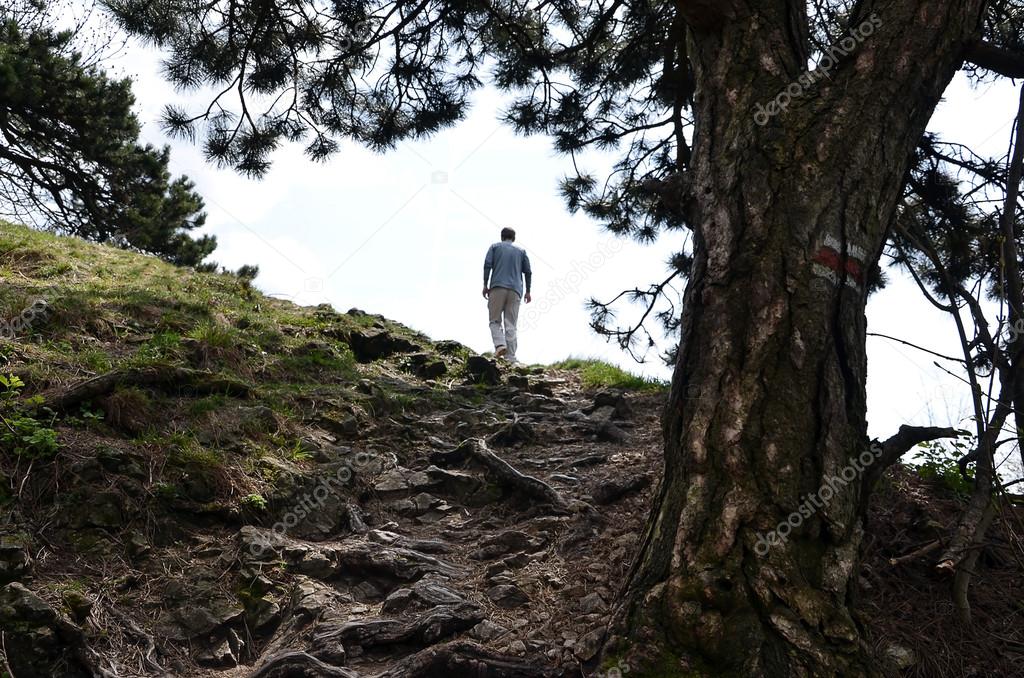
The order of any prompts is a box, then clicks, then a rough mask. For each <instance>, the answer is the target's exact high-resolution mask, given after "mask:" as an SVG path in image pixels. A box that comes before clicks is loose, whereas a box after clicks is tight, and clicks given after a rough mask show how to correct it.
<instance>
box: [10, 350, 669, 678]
mask: <svg viewBox="0 0 1024 678" xmlns="http://www.w3.org/2000/svg"><path fill="white" fill-rule="evenodd" d="M470 367H471V371H473V372H475V373H476V375H477V377H478V378H480V379H482V380H483V381H490V382H492V383H491V385H489V386H482V385H479V384H461V385H460V384H458V383H455V382H452V383H450V384H449V389H450V392H449V393H447V394H445V396H444V397H442V398H438V397H437V386H436V383H434V382H430V383H428V382H424V381H422V380H420V379H415V378H410V377H408V376H405V377H403V376H402V375H401V374H399V373H396V375H395V377H394V379H393V380H392V381H388V378H387V377H382V378H380V379H375V380H373V381H366V382H365V383H362V384H360V385H359V386H360V389H361V390H362V391H363V392H365V393H366V394H368V398H369V399H370V402H376V400H375V398H376V399H377V400H379V402H380V403H381V405H380V407H379V408H377V410H376V411H374V410H373V408H372V407H371V408H369V410H370V411H369V412H368V413H363V415H364V416H359V417H353V418H352V419H345V418H344V417H341V418H339V417H338V416H336V415H332V416H326V415H323V414H318V413H317V412H316V410H315V408H313V409H312V410H311V411H309V412H305V413H303V416H302V422H303V429H302V431H303V433H304V435H303V437H302V439H301V440H302V450H301V457H302V458H303V459H307V460H308V461H307V462H305V463H304V464H302V465H296V464H291V463H289V462H287V461H285V460H278V461H273V462H270V461H268V460H266V459H263V460H262V461H261V462H260V463H261V464H264V465H267V467H266V468H265V469H264V471H265V472H266V473H267V474H269V475H272V476H273V477H274V480H275V483H276V486H278V487H281V488H284V489H283V490H282V491H281V492H280V493H279V494H278V495H276V496H274V497H272V498H271V503H270V506H268V507H267V509H266V510H265V511H263V514H262V516H260V517H259V518H257V519H253V518H252V516H251V515H239V514H237V513H232V512H227V513H225V512H224V511H223V510H220V509H217V508H214V507H210V508H208V509H207V508H204V507H203V506H200V505H196V504H189V505H188V506H184V505H183V506H179V507H178V509H177V510H176V512H175V511H172V512H171V513H170V514H168V515H137V516H125V515H123V514H125V513H126V511H127V509H126V508H125V507H126V506H128V505H129V503H128V502H126V500H125V497H131V496H134V495H138V493H139V492H140V491H141V490H139V489H138V488H141V487H144V486H145V485H146V482H145V477H146V475H147V470H146V468H145V461H144V459H143V457H142V456H140V455H139V454H138V453H137V450H133V449H132V448H126V449H122V450H117V449H110V450H107V451H105V452H102V453H101V454H99V455H98V456H97V457H96V458H90V459H86V460H83V461H82V462H79V463H80V465H81V467H74V469H73V471H74V477H75V478H76V479H77V480H76V482H80V481H82V479H83V478H91V482H92V483H93V485H91V486H89V492H88V497H87V498H85V499H84V500H83V502H82V505H81V506H80V508H79V509H78V510H77V511H76V513H77V515H78V517H73V518H72V520H71V522H72V523H73V524H74V523H75V521H77V522H78V524H80V525H81V526H82V529H81V530H80V532H79V534H78V536H77V537H71V539H77V541H75V544H74V549H68V548H66V547H63V545H62V544H59V543H53V544H50V545H48V547H47V549H46V552H47V554H48V555H46V556H45V557H44V558H42V559H41V560H39V561H38V562H33V557H32V554H30V553H26V552H23V551H21V550H19V549H18V548H15V547H10V548H7V547H5V549H6V550H3V549H0V551H3V552H2V553H0V575H2V574H4V572H3V571H2V568H8V569H16V568H17V567H18V563H19V562H24V563H29V562H31V570H32V573H31V574H32V576H30V577H29V578H28V579H25V578H24V577H23V576H20V575H23V574H25V573H24V572H23V573H17V572H14V573H13V574H11V573H10V572H8V573H7V574H11V576H10V577H8V579H15V580H22V581H24V584H23V583H21V582H19V581H15V583H11V584H9V585H7V586H6V587H5V588H3V589H2V592H0V621H2V622H3V624H0V627H3V628H0V631H4V633H3V640H4V642H5V644H6V656H7V657H8V659H11V661H12V664H13V665H16V666H14V667H13V668H14V670H13V671H10V670H8V671H9V672H10V673H13V675H15V676H17V678H34V677H35V676H69V677H70V676H88V675H90V674H91V675H99V676H116V677H118V678H121V677H127V676H221V677H223V678H248V677H252V678H285V677H291V676H346V677H357V676H364V677H369V676H388V677H394V678H397V677H400V676H402V677H405V676H410V677H411V676H445V677H446V678H448V677H450V676H464V675H465V676H510V677H511V676H578V675H581V674H586V675H590V674H591V673H592V672H593V671H594V670H595V667H594V666H593V663H594V662H593V661H592V660H594V658H595V656H596V653H597V650H598V647H599V644H600V642H601V639H602V637H603V633H604V630H605V626H606V624H607V621H608V614H609V605H610V603H611V602H612V601H613V600H614V597H615V593H616V590H617V587H618V586H619V584H620V583H621V582H622V581H623V579H624V576H625V573H626V569H627V568H628V565H629V559H630V554H631V553H633V552H634V550H635V544H636V541H637V539H638V537H639V531H640V529H641V528H642V526H643V524H644V520H645V519H646V506H647V501H648V497H649V492H650V491H651V487H652V484H653V481H654V479H655V477H656V474H657V472H658V471H657V460H658V454H659V446H660V429H659V425H658V416H659V414H660V407H661V398H662V397H663V395H662V394H659V393H652V392H646V393H633V392H621V391H586V390H584V389H582V388H581V387H580V384H579V383H578V376H577V375H575V374H574V373H571V372H564V373H552V372H546V373H545V372H543V371H541V370H539V369H538V370H533V371H530V370H526V369H514V370H513V369H510V368H505V369H504V370H503V373H498V372H496V371H495V369H494V366H493V365H492V364H490V363H488V362H487V361H486V360H481V361H478V362H477V363H476V364H475V365H471V366H470ZM378 391H380V393H377V392H378ZM395 393H399V394H400V397H398V398H397V399H398V400H399V401H400V404H401V406H395V401H396V396H395V395H394V394H395ZM378 396H379V397H378ZM223 412H224V413H231V417H228V416H227V415H224V414H223V413H221V414H222V415H223V416H224V418H225V421H228V420H231V421H236V422H237V421H241V422H243V423H244V422H247V421H250V420H253V419H256V420H258V419H260V418H261V417H269V416H271V415H270V414H268V413H266V412H264V411H262V410H260V408H259V406H256V407H253V406H251V405H249V404H246V403H245V402H244V401H242V400H237V401H228V402H227V403H226V404H225V405H224V408H223ZM214 437H215V438H218V439H220V440H219V441H218V444H222V445H229V444H230V437H231V436H230V430H229V428H228V427H226V426H225V428H223V429H222V430H220V431H216V432H215V435H214ZM225 441H226V442H225ZM90 469H93V470H91V471H90ZM150 472H151V471H150ZM224 482H228V483H229V482H231V479H230V478H225V479H224ZM96 483H102V484H106V486H107V488H106V490H104V489H103V488H98V487H96V486H95V484H96ZM133 488H135V489H133ZM135 505H138V504H135ZM172 505H173V503H172ZM131 525H144V526H145V527H144V528H141V529H128V526H131ZM41 534H45V531H41ZM97 534H98V535H100V536H99V537H95V538H98V539H99V540H100V545H99V547H97V548H93V547H94V546H95V544H90V543H86V542H87V541H89V540H91V539H94V536H93V535H97ZM105 540H110V543H107V541H105ZM82 554H87V555H82ZM28 567H29V566H28V565H26V571H27V569H28ZM75 582H81V585H78V584H75ZM76 601H77V602H76ZM76 605H77V608H76ZM76 609H77V612H76ZM4 669H5V667H3V666H2V665H0V674H2V673H3V670H4Z"/></svg>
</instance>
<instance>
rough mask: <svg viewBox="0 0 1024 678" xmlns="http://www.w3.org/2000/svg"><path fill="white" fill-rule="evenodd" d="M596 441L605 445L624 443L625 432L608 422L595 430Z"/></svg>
mask: <svg viewBox="0 0 1024 678" xmlns="http://www.w3.org/2000/svg"><path fill="white" fill-rule="evenodd" d="M597 439H598V440H600V441H601V442H605V443H624V442H626V432H625V431H623V430H622V429H621V428H619V427H618V426H616V425H615V424H612V423H610V422H608V423H605V424H602V425H601V426H600V427H599V428H598V429H597Z"/></svg>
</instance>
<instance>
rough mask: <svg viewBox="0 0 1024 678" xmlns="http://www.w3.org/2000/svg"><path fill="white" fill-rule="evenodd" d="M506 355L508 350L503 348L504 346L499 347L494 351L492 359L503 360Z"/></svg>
mask: <svg viewBox="0 0 1024 678" xmlns="http://www.w3.org/2000/svg"><path fill="white" fill-rule="evenodd" d="M507 354H508V349H507V348H505V347H504V346H499V347H498V348H496V349H494V357H495V358H504V357H505V356H506V355H507Z"/></svg>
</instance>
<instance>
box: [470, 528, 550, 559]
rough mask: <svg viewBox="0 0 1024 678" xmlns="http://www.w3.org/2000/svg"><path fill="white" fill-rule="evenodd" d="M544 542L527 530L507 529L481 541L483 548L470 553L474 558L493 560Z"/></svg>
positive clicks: (532, 547)
mask: <svg viewBox="0 0 1024 678" xmlns="http://www.w3.org/2000/svg"><path fill="white" fill-rule="evenodd" d="M542 543H543V542H541V541H539V540H535V539H533V538H531V537H530V535H528V534H526V533H525V532H520V531H518V530H506V531H505V532H501V533H500V534H497V535H494V536H493V537H487V538H485V539H483V540H481V542H480V546H481V548H479V549H477V550H475V551H473V552H472V553H470V554H469V557H470V558H472V559H473V560H492V559H494V558H498V557H500V556H503V555H505V554H508V553H512V552H513V551H524V550H533V551H536V550H537V549H538V548H540V546H541V544H542Z"/></svg>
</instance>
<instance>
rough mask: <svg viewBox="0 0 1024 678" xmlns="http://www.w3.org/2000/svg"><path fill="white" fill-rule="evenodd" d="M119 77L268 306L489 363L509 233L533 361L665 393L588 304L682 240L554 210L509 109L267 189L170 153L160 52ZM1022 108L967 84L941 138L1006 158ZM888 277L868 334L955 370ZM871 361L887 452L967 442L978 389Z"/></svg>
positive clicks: (537, 158) (919, 305)
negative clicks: (269, 298)
mask: <svg viewBox="0 0 1024 678" xmlns="http://www.w3.org/2000/svg"><path fill="white" fill-rule="evenodd" d="M117 70H118V71H121V72H124V73H127V74H129V75H131V76H132V77H133V78H134V79H135V80H136V87H135V92H136V96H137V98H138V100H139V114H140V117H141V120H142V121H143V123H144V124H145V130H144V138H145V139H146V140H147V141H149V142H152V143H155V144H164V143H171V145H172V146H173V147H174V151H173V154H172V169H173V170H174V171H175V172H176V173H184V174H188V175H189V176H190V177H192V179H193V180H194V181H195V182H196V184H197V186H198V189H199V191H200V193H201V194H202V195H203V197H204V198H205V200H206V202H207V207H208V212H209V219H208V226H207V228H206V230H207V231H208V232H210V233H213V234H215V235H216V236H217V238H218V241H219V247H218V249H217V251H216V252H215V254H214V257H213V258H214V259H215V260H217V261H218V262H220V263H221V264H223V265H226V266H228V267H230V268H237V267H238V266H241V265H242V264H257V265H259V267H260V276H259V278H258V279H257V281H256V285H257V286H258V287H259V288H260V289H261V290H263V291H264V292H267V293H269V294H272V295H274V296H278V297H282V298H287V299H291V300H294V301H296V302H298V303H301V304H316V303H321V302H329V303H331V304H332V305H334V306H335V307H336V308H337V309H339V310H341V311H345V310H347V309H349V308H352V307H358V308H361V309H363V310H365V311H368V312H371V313H381V314H383V315H385V316H387V317H389V318H393V319H395V320H398V321H401V322H403V323H405V324H407V325H410V326H411V327H413V328H415V329H417V330H420V331H423V332H425V333H426V334H428V335H430V336H431V337H433V338H435V339H443V338H451V339H457V340H459V341H461V342H463V343H465V344H467V345H469V346H471V347H472V348H474V349H476V350H478V351H486V350H490V348H491V347H490V344H489V334H488V331H487V322H486V312H485V302H484V300H483V299H482V297H481V295H480V290H481V287H482V284H481V283H482V270H481V269H482V260H483V255H484V252H485V250H486V248H487V246H488V245H489V244H490V243H491V242H493V241H494V240H496V239H497V237H498V231H499V229H500V227H501V226H504V225H510V226H513V227H514V228H516V230H517V231H518V234H519V237H518V243H519V244H520V245H522V246H524V247H525V248H526V249H527V251H528V252H529V253H530V256H531V259H532V261H533V265H534V297H535V301H534V304H533V306H532V307H530V306H524V307H523V309H522V312H521V320H522V324H523V325H524V327H523V328H522V331H521V338H520V350H519V354H520V358H521V359H523V360H524V361H526V362H538V363H548V362H552V361H556V360H559V359H562V358H565V357H567V356H570V355H573V356H599V357H602V358H604V359H607V360H610V361H612V362H615V363H618V364H620V365H622V366H624V367H627V368H628V369H630V370H632V371H636V372H642V373H645V374H649V375H654V376H658V377H662V378H665V377H667V376H668V374H669V372H668V369H667V368H665V367H664V366H663V365H662V364H661V363H660V361H659V360H657V359H653V360H651V361H650V362H649V363H648V364H647V365H645V366H642V367H640V366H637V365H636V364H635V363H633V362H632V361H631V360H630V359H629V357H628V356H625V355H624V354H623V353H622V352H621V351H619V349H618V348H617V347H616V346H614V345H609V344H607V343H606V342H605V341H604V340H603V339H601V338H599V337H597V336H596V335H595V334H594V333H593V332H592V331H591V330H590V329H589V327H588V324H587V323H588V320H589V315H588V313H587V312H586V311H585V309H584V307H583V306H584V303H585V301H586V300H587V299H588V298H589V297H591V296H596V297H598V298H602V299H608V298H610V297H612V296H614V295H615V294H617V293H618V292H619V291H621V290H623V289H627V288H631V287H634V286H637V285H640V286H646V285H647V284H649V283H651V282H654V281H656V280H660V279H662V278H664V277H665V275H666V273H667V269H666V266H665V264H664V262H665V260H666V259H667V257H668V256H669V254H670V253H671V252H672V251H673V249H677V248H678V242H674V241H675V240H677V239H680V240H679V241H680V242H681V238H682V237H683V235H682V234H668V235H665V236H662V238H661V240H660V241H659V242H658V243H657V244H655V245H653V246H639V245H636V244H634V243H633V242H631V241H622V240H617V239H614V238H612V236H611V235H610V234H608V233H606V232H603V231H602V230H601V229H600V227H599V226H598V225H597V224H596V223H594V222H592V221H590V220H589V219H587V218H586V217H583V216H579V215H577V216H570V215H569V214H568V213H567V211H566V209H565V206H564V203H563V202H562V200H561V198H560V197H559V195H558V193H557V185H558V180H559V179H560V178H561V177H562V176H563V175H564V174H566V173H567V172H568V171H569V170H570V169H571V166H570V161H569V159H568V158H565V157H561V156H558V155H556V154H555V153H554V152H553V150H552V147H551V143H550V140H549V139H548V138H545V137H534V138H522V137H517V136H515V135H513V133H512V132H511V131H510V130H509V129H508V128H507V127H505V126H503V125H501V124H499V122H498V120H497V115H498V111H499V109H500V107H501V102H502V99H501V98H500V96H499V94H497V93H496V92H495V91H494V90H493V89H490V88H488V89H485V90H483V91H482V92H481V93H480V94H479V95H478V96H477V97H476V101H475V105H474V106H473V108H472V110H471V112H470V114H469V116H468V119H467V120H465V121H464V122H463V123H462V124H460V125H458V126H456V127H454V128H452V129H449V130H446V131H444V132H442V133H440V134H437V135H436V136H435V137H433V138H431V139H429V140H425V141H417V142H410V143H403V144H401V145H400V147H399V148H398V149H397V150H395V151H393V152H390V153H388V154H385V155H378V154H374V153H372V152H370V151H368V150H366V149H365V148H362V147H360V146H358V145H355V144H352V143H345V144H344V146H343V148H342V151H341V152H340V153H339V154H337V155H336V156H335V157H334V158H333V159H332V160H331V161H330V162H328V163H326V164H313V163H311V162H309V161H308V160H306V159H305V158H304V157H303V156H302V153H301V148H300V147H298V146H293V147H287V148H285V149H282V150H281V151H279V152H278V153H277V154H276V155H275V157H274V165H273V169H272V171H271V172H270V173H269V175H268V176H267V177H266V178H264V179H263V180H261V181H254V180H249V179H245V178H243V177H240V176H238V175H236V174H234V173H233V172H232V171H230V170H218V169H216V168H215V167H213V166H212V165H210V164H208V163H206V162H205V161H204V160H203V158H202V155H201V153H200V152H199V151H198V149H197V148H195V147H193V146H191V145H189V144H185V143H177V142H170V141H169V140H168V139H167V138H166V137H164V136H163V134H162V132H161V130H160V128H159V126H158V124H156V121H157V120H158V119H159V115H160V111H161V109H162V107H163V106H164V104H166V103H168V102H178V103H187V102H188V101H189V99H188V97H187V96H186V95H182V94H179V93H176V92H175V91H174V90H173V89H172V88H170V87H169V86H168V85H167V84H166V83H164V82H163V80H162V79H161V78H160V76H159V65H158V56H157V55H156V54H155V53H153V52H152V51H149V50H144V49H141V48H132V49H129V50H128V52H127V53H126V54H125V55H124V57H123V58H122V59H121V62H120V64H119V67H118V68H117ZM194 103H196V102H194ZM203 103H205V100H204V101H203ZM1016 104H1017V92H1016V90H1015V86H1014V85H1013V84H1012V83H1009V82H1006V81H1000V82H999V83H998V84H996V85H994V86H985V87H982V88H978V89H974V88H972V87H971V86H970V85H969V83H968V82H967V81H966V78H963V77H962V76H957V79H956V80H955V81H954V83H953V84H952V86H951V87H950V88H949V90H948V91H947V96H946V99H945V100H944V102H943V103H942V104H941V105H940V106H939V109H938V111H937V112H936V115H935V117H934V119H933V122H932V124H931V125H930V129H931V130H932V131H936V132H939V133H940V135H941V136H942V137H943V139H944V140H947V141H959V142H963V143H966V144H968V145H970V146H971V147H972V148H974V149H975V150H977V151H978V152H980V153H982V154H985V155H995V156H1001V155H1002V154H1003V153H1005V150H1006V146H1007V144H1008V140H1009V134H1010V131H1011V127H1012V121H1013V118H1014V115H1015V112H1016ZM192 108H193V109H194V108H195V106H194V105H193V106H192ZM588 261H590V262H592V263H591V268H588V267H587V266H586V265H584V264H585V262H588ZM594 263H596V264H598V267H597V268H596V269H595V268H593V267H592V266H593V264H594ZM574 271H575V272H574ZM889 275H890V277H891V279H892V283H891V285H890V286H889V287H888V288H887V289H886V290H883V291H882V292H880V293H877V294H876V295H874V296H873V297H872V298H871V299H870V301H869V303H868V320H869V331H872V332H880V333H883V334H888V335H893V336H897V337H901V338H903V339H906V340H907V341H911V342H914V343H917V344H920V345H924V346H927V347H928V348H931V349H933V350H935V351H938V352H940V353H946V354H949V355H958V353H959V346H958V342H957V339H956V333H955V329H954V327H953V325H952V323H951V321H950V320H949V318H948V316H946V315H944V314H942V313H940V312H938V311H937V310H935V309H934V308H932V307H931V306H930V305H928V304H927V303H926V302H925V301H924V300H923V299H922V298H921V296H920V293H919V292H918V290H917V288H916V286H915V285H914V284H913V282H912V281H911V280H910V279H909V278H902V277H900V276H899V275H897V274H895V273H894V272H893V271H890V272H889ZM545 299H547V302H546V303H544V304H543V305H542V303H540V302H541V300H545ZM868 351H869V381H868V401H869V413H868V416H869V422H870V431H869V432H870V434H871V435H872V436H878V437H886V436H888V435H891V434H892V433H894V432H895V431H896V429H897V428H898V427H899V425H900V424H903V423H909V424H918V425H925V424H928V425H954V426H959V427H967V426H969V424H970V422H969V420H968V419H967V418H966V417H967V416H968V415H969V401H968V395H969V394H968V391H967V388H966V386H964V384H963V383H962V382H960V381H958V380H956V379H954V378H952V377H950V376H948V375H947V374H945V373H944V372H943V371H941V370H939V369H938V368H936V367H935V366H934V365H933V364H932V360H933V358H932V357H931V356H928V355H926V354H923V353H921V352H919V351H916V350H914V349H912V348H910V347H907V346H903V345H900V344H897V343H894V342H891V341H888V340H885V339H880V338H869V339H868Z"/></svg>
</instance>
